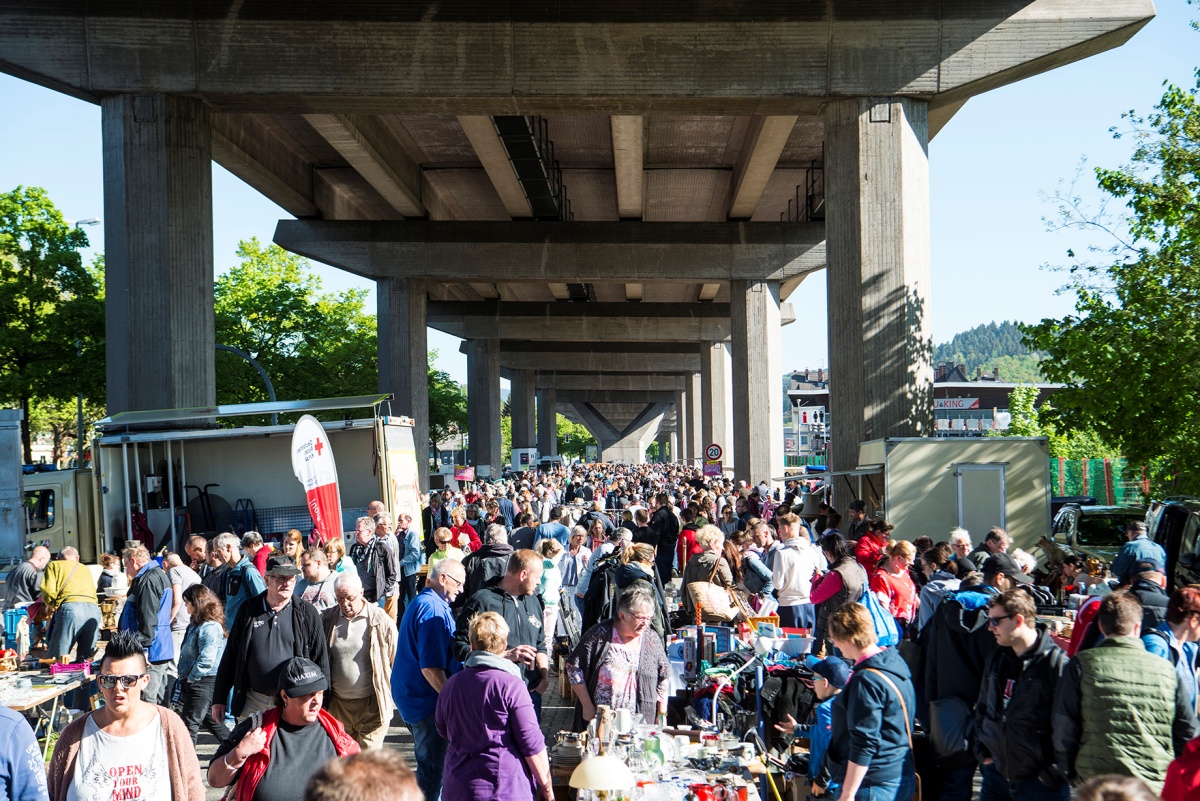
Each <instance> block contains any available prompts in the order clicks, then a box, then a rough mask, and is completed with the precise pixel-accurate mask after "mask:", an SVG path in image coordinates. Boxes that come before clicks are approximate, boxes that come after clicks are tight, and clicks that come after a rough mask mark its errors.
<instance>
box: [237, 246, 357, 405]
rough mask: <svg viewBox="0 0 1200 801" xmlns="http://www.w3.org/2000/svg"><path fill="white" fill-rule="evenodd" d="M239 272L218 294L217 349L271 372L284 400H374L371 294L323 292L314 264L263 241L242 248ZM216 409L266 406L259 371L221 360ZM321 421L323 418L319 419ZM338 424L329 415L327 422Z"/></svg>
mask: <svg viewBox="0 0 1200 801" xmlns="http://www.w3.org/2000/svg"><path fill="white" fill-rule="evenodd" d="M237 256H238V257H239V258H240V259H241V260H242V261H241V263H240V264H239V265H237V266H236V267H233V268H232V269H230V270H229V271H228V272H227V273H225V274H224V275H222V276H220V277H219V278H217V281H216V284H215V287H214V311H215V315H216V335H217V342H218V343H219V344H222V345H231V346H233V347H236V348H240V349H241V350H244V351H246V352H247V353H249V354H250V355H251V356H252V357H254V359H256V360H257V361H258V362H259V363H260V364H261V365H262V366H263V369H265V370H266V371H267V374H268V375H269V376H270V377H271V381H272V382H273V383H274V385H275V394H276V396H277V397H278V398H280V399H300V398H329V397H340V396H347V395H364V394H369V393H372V392H374V391H375V390H376V388H377V386H378V354H377V350H376V327H375V317H374V315H370V314H367V313H366V311H365V310H364V308H363V301H364V299H365V297H366V292H365V291H362V290H357V289H350V290H346V291H343V292H337V293H326V292H322V291H321V279H320V278H319V277H317V276H316V275H313V274H312V273H311V272H310V269H309V264H308V260H307V259H305V258H303V257H301V256H297V255H295V254H294V253H289V252H288V251H286V250H284V249H283V248H280V247H278V246H277V245H268V246H266V247H263V246H262V244H261V243H260V242H259V241H258V239H257V238H254V239H249V240H243V241H242V242H240V243H239V244H238V249H237ZM216 368H217V401H218V402H219V403H250V402H256V401H263V400H266V399H267V392H266V387H265V386H264V385H263V382H262V379H261V378H260V377H259V376H258V374H257V373H256V372H255V371H254V368H253V367H252V366H251V365H250V364H248V363H247V362H246V361H245V360H244V359H241V358H238V357H237V356H235V355H233V354H229V353H224V352H219V353H218V354H217V362H216ZM318 416H320V415H318ZM331 416H332V417H337V416H338V414H337V413H336V412H335V413H333V414H332V415H330V414H329V413H326V415H325V417H326V418H329V417H331Z"/></svg>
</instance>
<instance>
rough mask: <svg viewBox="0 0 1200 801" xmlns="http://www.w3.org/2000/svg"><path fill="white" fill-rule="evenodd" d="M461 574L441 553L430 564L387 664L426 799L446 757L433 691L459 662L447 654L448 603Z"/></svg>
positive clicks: (435, 792) (437, 785)
mask: <svg viewBox="0 0 1200 801" xmlns="http://www.w3.org/2000/svg"><path fill="white" fill-rule="evenodd" d="M466 580H467V574H466V571H465V570H464V569H463V565H462V562H459V561H458V560H457V559H442V560H441V561H439V562H436V563H435V564H434V565H433V566H432V567H431V568H429V576H428V578H427V579H426V581H425V589H423V590H421V592H419V593H417V597H416V598H415V599H413V602H412V603H411V604H409V605H408V608H407V609H405V610H404V617H403V618H401V620H400V629H399V633H398V643H397V647H396V661H395V664H394V665H393V667H392V699H393V700H394V701H395V702H396V708H397V709H399V710H400V716H401V717H402V718H404V722H405V723H406V724H407V725H408V728H409V730H410V731H412V734H413V756H414V757H415V761H416V763H417V783H418V784H419V785H420V786H421V792H423V793H424V794H425V798H427V799H429V800H430V801H436V799H437V798H438V796H439V795H440V794H441V792H442V765H443V762H444V761H445V758H446V741H445V739H443V738H442V737H441V736H440V735H439V734H438V732H437V725H436V723H435V721H434V712H435V711H436V709H437V700H438V693H440V692H441V691H442V687H443V686H445V684H446V680H447V679H448V678H449V677H450V676H451V675H453V674H454V673H456V672H458V670H459V668H461V667H462V665H461V664H460V663H459V662H458V661H456V660H455V659H453V658H452V657H451V655H450V643H451V641H452V640H453V639H454V633H455V623H454V613H453V612H452V611H451V610H450V604H452V603H454V600H455V599H456V598H458V595H459V593H461V592H462V590H463V586H464V585H465V584H466Z"/></svg>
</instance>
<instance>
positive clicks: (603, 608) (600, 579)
mask: <svg viewBox="0 0 1200 801" xmlns="http://www.w3.org/2000/svg"><path fill="white" fill-rule="evenodd" d="M620 565H621V555H620V554H619V553H618V552H615V551H614V552H613V553H611V554H608V555H606V556H604V557H602V558H601V559H600V561H599V562H597V563H596V567H595V568H594V569H593V570H592V578H591V580H590V582H589V583H588V589H587V594H586V595H584V596H583V624H582V625H581V626H580V627H579V630H580V631H587V630H588V629H590V628H591V627H592V626H594V625H596V624H597V623H599V622H600V621H601V620H609V619H611V618H612V616H613V615H615V614H616V612H617V605H616V598H617V568H618V567H620Z"/></svg>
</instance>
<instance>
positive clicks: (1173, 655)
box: [1143, 629, 1179, 666]
mask: <svg viewBox="0 0 1200 801" xmlns="http://www.w3.org/2000/svg"><path fill="white" fill-rule="evenodd" d="M1146 634H1153V635H1154V636H1155V637H1162V638H1163V642H1165V643H1166V644H1167V658H1168V659H1170V660H1171V664H1172V665H1175V666H1178V665H1179V651H1177V650H1176V649H1174V648H1172V647H1171V638H1170V637H1169V636H1168V635H1167V633H1166V632H1165V631H1161V630H1159V629H1150V630H1149V631H1147V632H1146ZM1143 636H1145V635H1143Z"/></svg>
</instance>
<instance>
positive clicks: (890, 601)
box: [870, 540, 921, 631]
mask: <svg viewBox="0 0 1200 801" xmlns="http://www.w3.org/2000/svg"><path fill="white" fill-rule="evenodd" d="M883 553H884V554H885V556H884V558H883V559H882V560H881V561H880V563H879V569H878V570H876V571H875V574H874V575H873V576H871V579H870V583H871V591H872V592H874V593H875V595H876V596H878V598H879V602H880V603H881V604H883V606H884V607H886V608H887V610H888V611H889V612H891V613H892V617H894V618H896V622H897V623H898V624H899V625H900V629H901V631H903V630H904V629H905V628H907V627H908V625H909V624H910V623H912V621H914V620H916V618H917V609H918V608H919V607H920V605H921V597H920V595H919V594H918V590H917V585H916V584H915V583H914V582H913V580H912V576H911V575H910V574H909V572H908V568H909V567H911V566H912V563H913V559H914V557H916V555H917V549H916V547H915V546H914V545H913V544H912V543H911V542H908V541H906V540H899V541H897V542H894V543H892V544H891V545H889V546H888V547H887V548H885V549H884V551H883Z"/></svg>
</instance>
